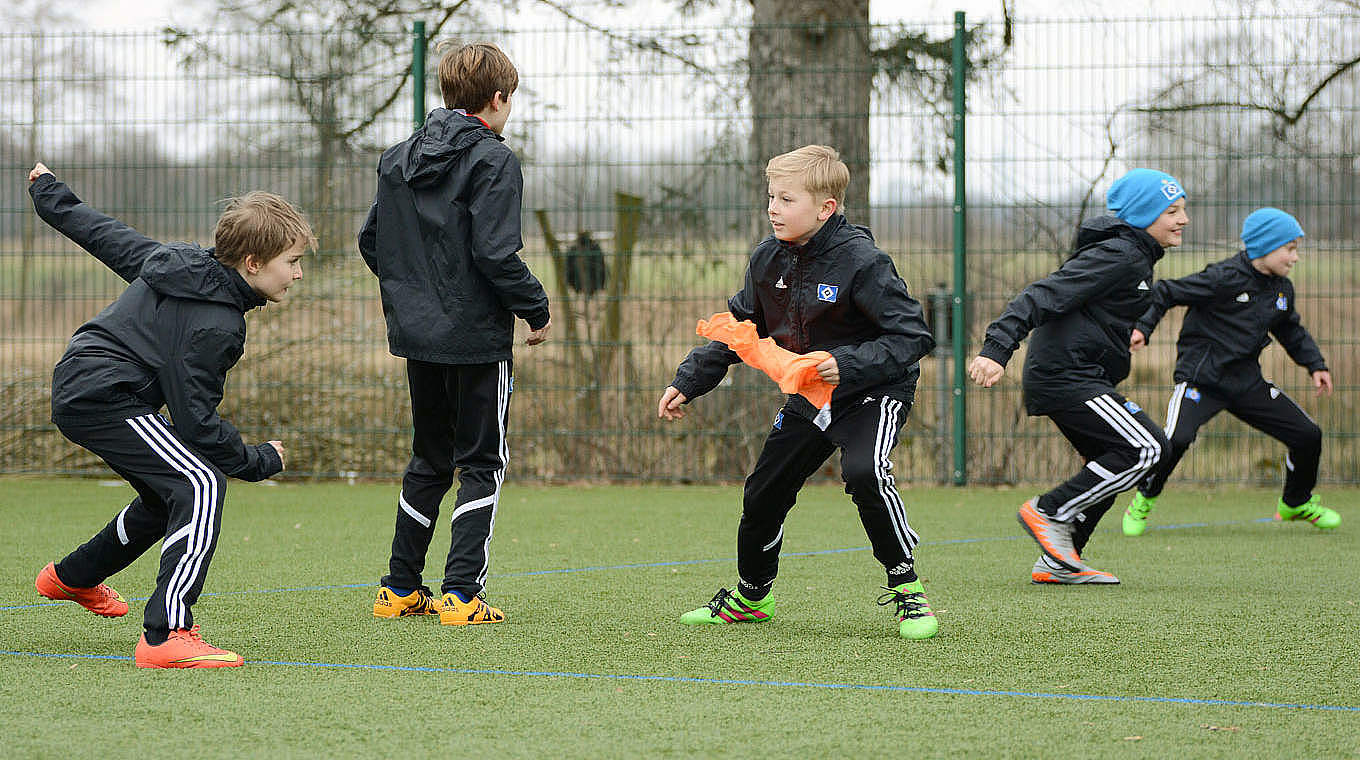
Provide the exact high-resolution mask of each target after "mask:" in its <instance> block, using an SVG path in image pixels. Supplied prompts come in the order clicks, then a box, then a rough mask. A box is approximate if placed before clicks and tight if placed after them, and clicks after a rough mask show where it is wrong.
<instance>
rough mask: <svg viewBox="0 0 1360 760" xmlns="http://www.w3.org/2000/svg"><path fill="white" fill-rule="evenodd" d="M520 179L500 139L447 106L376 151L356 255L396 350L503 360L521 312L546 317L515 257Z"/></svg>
mask: <svg viewBox="0 0 1360 760" xmlns="http://www.w3.org/2000/svg"><path fill="white" fill-rule="evenodd" d="M523 184H524V180H523V177H522V176H521V175H520V168H519V160H518V159H516V158H515V154H514V153H511V152H510V149H509V148H507V147H505V146H504V145H503V144H502V143H501V137H500V135H497V134H496V133H495V132H493V131H492V130H491V129H490V128H488V127H487V126H486V125H485V124H484V123H483V122H482V121H481V119H478V118H477V117H475V116H467V115H464V114H461V113H458V112H455V111H451V110H449V109H446V108H436V109H435V110H434V111H432V112H430V116H429V118H428V119H427V120H426V122H425V125H424V126H422V127H421V128H420V129H417V130H416V131H415V133H414V134H412V135H411V136H410V137H409V138H407V139H406V140H405V141H404V142H402V143H399V144H397V145H394V146H393V147H391V148H388V149H387V151H386V152H384V153H383V155H382V159H381V160H380V161H379V162H378V192H377V195H376V197H375V199H374V201H373V206H372V208H371V209H370V210H369V213H368V220H367V221H366V222H364V227H363V229H362V230H361V231H360V232H359V252H360V253H361V254H363V257H364V262H365V263H366V264H368V268H369V269H371V270H372V271H373V273H374V274H376V275H377V276H378V285H379V289H380V291H381V294H382V305H383V314H384V315H385V316H386V318H387V342H388V347H389V348H390V349H391V351H392V353H393V354H394V355H396V356H401V357H405V358H408V359H417V360H420V361H427V362H435V363H439V364H484V363H488V362H496V361H501V360H504V359H509V358H510V357H511V348H512V343H513V339H514V327H515V322H514V318H515V317H516V316H518V317H519V318H520V319H523V320H524V321H525V322H528V323H529V327H530V328H531V329H534V330H537V329H539V328H541V327H543V326H544V325H546V324H547V323H548V296H547V294H546V293H544V291H543V286H542V285H541V284H540V283H539V281H538V278H536V277H534V275H533V273H531V272H530V271H529V268H528V267H527V266H525V264H524V261H523V260H522V259H521V258H520V257H519V250H520V249H521V248H523V247H524V243H523V240H522V239H521V238H520V197H521V195H522V192H523Z"/></svg>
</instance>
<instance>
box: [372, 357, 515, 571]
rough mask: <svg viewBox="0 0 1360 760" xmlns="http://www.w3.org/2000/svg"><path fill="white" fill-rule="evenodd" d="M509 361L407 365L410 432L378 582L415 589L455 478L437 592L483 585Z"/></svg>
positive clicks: (501, 462) (503, 457) (501, 474)
mask: <svg viewBox="0 0 1360 760" xmlns="http://www.w3.org/2000/svg"><path fill="white" fill-rule="evenodd" d="M510 370H511V363H510V361H509V360H506V361H501V362H495V363H491V364H431V363H429V362H421V361H416V360H414V359H412V360H408V361H407V362H406V376H407V379H408V380H409V381H410V386H411V415H412V422H413V423H414V428H415V435H414V437H413V439H412V444H411V450H412V456H411V461H410V463H409V464H408V465H407V466H406V474H405V475H404V476H403V477H402V481H401V494H400V495H398V497H397V526H396V531H395V533H394V535H393V538H392V558H391V561H390V562H389V563H388V575H386V576H384V577H383V579H382V583H383V584H384V585H386V586H393V587H396V588H420V587H421V586H422V585H423V581H422V573H423V572H424V569H425V555H426V552H427V551H428V550H429V548H430V540H431V539H432V538H433V537H434V530H435V521H436V520H437V519H438V518H439V506H440V503H441V502H442V501H443V499H444V495H445V494H446V493H448V491H449V489H450V488H452V487H453V479H454V474H455V471H456V472H457V476H458V482H459V486H458V496H457V500H456V501H455V504H454V509H453V514H452V516H451V517H450V518H449V522H450V524H451V530H452V533H453V539H452V543H451V544H450V546H449V556H448V561H447V562H446V563H445V565H444V582H443V585H442V586H441V589H440V592H441V593H448V592H450V591H458V592H459V593H461V594H463V595H465V596H469V597H470V596H473V595H476V594H478V593H480V592H481V591H482V589H483V588H484V587H485V586H486V575H487V570H488V568H489V566H490V555H489V551H490V544H491V533H492V530H493V529H494V527H495V522H496V506H497V502H498V501H499V499H500V493H501V483H502V482H503V481H504V479H505V465H506V461H507V459H508V457H509V450H508V449H507V447H506V442H505V428H506V422H507V419H508V414H509V410H510V392H511V390H512V389H513V387H514V381H513V379H512V378H511V374H510Z"/></svg>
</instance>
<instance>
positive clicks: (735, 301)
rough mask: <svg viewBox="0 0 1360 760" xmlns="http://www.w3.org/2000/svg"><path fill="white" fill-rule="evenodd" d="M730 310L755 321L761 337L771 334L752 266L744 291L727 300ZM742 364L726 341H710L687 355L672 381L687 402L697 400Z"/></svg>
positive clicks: (734, 313)
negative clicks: (732, 369)
mask: <svg viewBox="0 0 1360 760" xmlns="http://www.w3.org/2000/svg"><path fill="white" fill-rule="evenodd" d="M727 310H728V311H730V312H732V316H733V317H736V318H737V320H738V321H741V320H744V319H749V320H750V321H751V322H753V323H755V326H756V333H757V334H758V335H760V337H762V338H764V337H768V336H769V331H768V330H767V329H766V326H765V315H764V314H762V313H761V312H760V307H759V301H758V300H757V299H756V297H755V285H754V282H753V280H752V279H751V268H750V266H749V265H748V266H747V267H746V279H745V282H744V283H743V284H742V287H741V290H739V291H737V293H736V295H734V296H732V297H731V298H729V299H727ZM740 363H741V357H740V356H737V352H736V351H733V350H732V349H730V348H728V347H727V345H726V344H725V343H723V342H722V341H718V340H714V341H709V342H708V343H707V344H705V345H702V346H699V347H698V348H695V349H694V350H693V351H690V352H689V356H687V357H685V360H684V361H683V362H681V363H680V367H679V369H677V370H676V371H675V379H673V380H671V385H672V386H674V388H675V389H676V390H677V391H680V392H681V393H683V394H685V399H686V401H693V400H694V399H696V398H698V397H699V396H702V395H704V394H705V393H708V392H709V391H711V390H713V389H714V388H716V387H718V383H720V382H722V379H723V378H724V377H726V376H727V368H728V367H730V366H732V365H733V364H740Z"/></svg>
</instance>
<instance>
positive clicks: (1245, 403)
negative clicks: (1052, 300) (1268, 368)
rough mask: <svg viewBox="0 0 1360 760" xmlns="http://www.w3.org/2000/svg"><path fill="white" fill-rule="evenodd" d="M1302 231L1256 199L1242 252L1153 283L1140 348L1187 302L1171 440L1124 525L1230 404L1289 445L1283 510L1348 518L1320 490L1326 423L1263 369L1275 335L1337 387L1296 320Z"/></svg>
mask: <svg viewBox="0 0 1360 760" xmlns="http://www.w3.org/2000/svg"><path fill="white" fill-rule="evenodd" d="M1302 237H1303V228H1302V227H1301V226H1299V223H1298V220H1296V219H1295V218H1294V217H1293V216H1290V215H1289V214H1287V213H1285V212H1283V211H1281V210H1279V209H1275V208H1262V209H1257V210H1256V211H1254V212H1252V213H1251V214H1250V215H1249V216H1248V217H1247V218H1246V221H1245V222H1244V223H1243V225H1242V242H1243V244H1244V245H1245V248H1244V250H1243V251H1242V252H1240V253H1238V254H1237V255H1236V256H1233V257H1232V258H1230V259H1225V260H1223V261H1219V262H1216V263H1213V264H1210V265H1209V266H1207V267H1205V268H1204V271H1202V272H1199V273H1198V274H1192V275H1190V276H1188V277H1182V278H1180V279H1178V280H1159V281H1158V282H1157V284H1156V285H1155V286H1153V290H1152V295H1153V303H1152V305H1151V306H1149V307H1148V310H1147V311H1146V312H1145V313H1144V314H1143V315H1142V317H1141V318H1139V320H1138V322H1137V324H1136V326H1135V328H1134V331H1133V336H1132V341H1131V344H1130V345H1131V347H1132V348H1133V349H1135V350H1136V349H1138V348H1141V347H1142V346H1143V345H1145V344H1146V341H1147V338H1148V337H1149V336H1151V335H1152V331H1153V329H1155V328H1156V327H1157V323H1158V322H1159V321H1161V319H1162V315H1164V314H1165V313H1166V311H1167V309H1169V308H1171V307H1172V306H1188V307H1190V308H1189V309H1188V310H1187V311H1186V314H1185V323H1184V324H1183V325H1182V327H1181V334H1180V337H1179V338H1178V339H1177V340H1176V370H1175V375H1174V376H1173V379H1174V380H1175V381H1176V387H1175V389H1174V390H1173V391H1172V393H1171V401H1170V403H1169V404H1168V405H1167V412H1166V435H1167V437H1168V438H1169V439H1170V441H1171V448H1170V449H1168V450H1167V452H1166V454H1165V456H1163V457H1162V459H1161V461H1160V462H1158V463H1157V466H1156V467H1154V468H1153V469H1152V471H1151V472H1149V473H1148V475H1147V478H1145V479H1144V480H1143V482H1142V483H1141V484H1140V485H1139V487H1138V491H1137V493H1135V494H1134V497H1133V501H1132V502H1131V503H1130V504H1129V507H1128V509H1127V510H1126V511H1125V513H1124V525H1123V528H1124V534H1125V535H1128V536H1138V535H1142V533H1143V531H1144V530H1146V528H1147V515H1148V513H1149V512H1150V511H1151V510H1152V507H1153V505H1154V503H1155V501H1156V499H1157V496H1158V495H1160V494H1161V492H1162V488H1163V487H1164V486H1165V485H1166V480H1167V478H1168V477H1170V476H1171V471H1172V470H1174V469H1175V468H1176V464H1177V463H1178V462H1180V459H1181V457H1182V456H1183V455H1184V454H1185V451H1186V449H1188V448H1190V444H1192V443H1194V441H1195V434H1196V433H1197V432H1198V431H1199V428H1200V426H1201V425H1203V424H1204V423H1206V422H1208V421H1209V420H1211V419H1213V417H1214V415H1216V414H1218V413H1219V412H1220V411H1222V410H1224V409H1227V410H1228V411H1229V412H1230V413H1232V414H1233V415H1234V416H1235V417H1237V418H1238V419H1240V420H1242V421H1243V422H1246V423H1247V424H1248V425H1251V426H1252V427H1254V428H1256V429H1257V430H1260V431H1261V432H1263V433H1266V434H1267V435H1269V436H1271V437H1273V438H1275V439H1276V440H1278V441H1280V442H1282V443H1284V444H1285V446H1287V447H1288V448H1289V453H1288V454H1287V455H1286V457H1285V479H1284V493H1283V495H1282V496H1281V497H1280V501H1279V503H1278V505H1277V508H1278V516H1279V517H1280V518H1281V519H1287V520H1307V521H1309V522H1311V523H1313V524H1314V525H1316V526H1317V527H1319V528H1323V529H1331V528H1335V527H1336V526H1338V525H1340V524H1341V516H1340V515H1338V514H1337V513H1336V511H1334V510H1332V509H1329V508H1327V507H1324V506H1322V505H1321V504H1320V503H1319V500H1318V497H1317V496H1315V495H1314V494H1313V486H1314V485H1316V484H1317V471H1318V460H1319V458H1320V457H1321V455H1322V431H1321V430H1320V429H1319V428H1318V426H1317V423H1315V422H1313V419H1312V418H1311V417H1309V416H1308V414H1307V413H1306V412H1304V411H1303V410H1302V409H1300V408H1299V405H1298V404H1296V403H1294V401H1293V400H1292V399H1290V398H1289V397H1288V396H1286V395H1285V394H1284V393H1283V392H1282V391H1281V390H1280V389H1279V388H1277V387H1275V385H1274V384H1273V383H1270V382H1267V381H1266V379H1265V378H1264V377H1262V375H1261V364H1260V355H1261V350H1262V349H1264V348H1265V347H1266V346H1267V345H1269V344H1270V337H1269V336H1270V335H1274V336H1275V337H1276V339H1278V340H1279V341H1280V345H1282V346H1284V350H1285V351H1286V352H1287V353H1288V354H1289V358H1291V359H1293V360H1294V361H1295V362H1296V363H1297V364H1299V365H1300V366H1302V367H1305V368H1307V369H1308V373H1309V375H1311V376H1312V379H1313V384H1314V385H1315V386H1316V387H1317V391H1318V393H1319V394H1322V393H1330V392H1331V390H1332V376H1331V373H1330V372H1329V371H1328V370H1327V362H1326V360H1325V359H1323V358H1322V352H1321V351H1319V350H1318V347H1317V343H1315V342H1314V341H1313V337H1312V336H1311V335H1309V334H1308V330H1306V329H1304V327H1303V325H1302V324H1301V323H1300V321H1299V313H1298V311H1296V310H1295V304H1294V284H1293V283H1292V282H1290V281H1289V277H1288V274H1289V270H1290V269H1291V268H1292V267H1293V265H1294V263H1295V262H1297V261H1298V257H1299V255H1298V241H1299V239H1301V238H1302Z"/></svg>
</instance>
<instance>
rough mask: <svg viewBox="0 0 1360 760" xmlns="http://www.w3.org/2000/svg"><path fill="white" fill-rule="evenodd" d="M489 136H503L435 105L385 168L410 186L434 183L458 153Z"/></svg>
mask: <svg viewBox="0 0 1360 760" xmlns="http://www.w3.org/2000/svg"><path fill="white" fill-rule="evenodd" d="M488 137H490V138H494V139H496V140H504V139H505V138H503V137H501V136H500V135H498V134H496V133H495V132H493V131H492V130H491V129H490V128H489V127H487V126H486V125H485V124H483V123H482V120H481V119H478V118H477V117H475V116H465V115H463V114H461V113H459V112H457V111H452V110H449V109H447V108H436V109H434V110H433V111H431V112H430V115H429V117H428V118H426V119H425V124H424V125H423V126H422V127H420V129H417V130H416V131H415V133H414V134H412V135H411V138H410V139H409V140H407V141H406V142H404V143H402V144H401V145H400V146H399V150H397V151H396V152H395V153H394V154H393V155H392V156H391V159H392V161H391V163H390V165H389V166H387V167H384V171H385V172H386V171H395V172H397V173H399V174H400V176H401V178H402V179H403V180H404V181H405V183H406V184H408V185H410V186H412V187H426V186H429V185H433V184H436V183H438V182H440V181H442V180H443V179H444V176H445V175H446V174H448V173H449V170H450V169H451V168H452V167H453V165H454V162H455V161H457V159H458V157H459V156H460V155H462V154H463V153H465V152H467V150H468V149H469V148H471V147H472V146H473V145H476V144H477V143H478V142H479V141H481V140H485V139H487V138H488Z"/></svg>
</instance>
